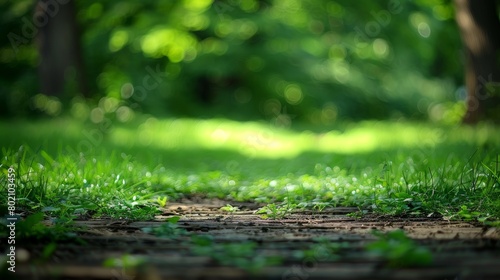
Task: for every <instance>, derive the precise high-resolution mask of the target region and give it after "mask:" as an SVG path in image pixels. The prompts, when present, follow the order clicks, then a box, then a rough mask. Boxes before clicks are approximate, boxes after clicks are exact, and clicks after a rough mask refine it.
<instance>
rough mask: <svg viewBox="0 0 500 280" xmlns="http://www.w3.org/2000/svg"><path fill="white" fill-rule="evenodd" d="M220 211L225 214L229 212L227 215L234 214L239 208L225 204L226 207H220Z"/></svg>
mask: <svg viewBox="0 0 500 280" xmlns="http://www.w3.org/2000/svg"><path fill="white" fill-rule="evenodd" d="M220 210H222V211H225V212H229V213H234V212H238V211H239V210H240V208H238V207H234V206H232V205H231V204H226V206H222V207H221V208H220Z"/></svg>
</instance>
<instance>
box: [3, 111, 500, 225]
mask: <svg viewBox="0 0 500 280" xmlns="http://www.w3.org/2000/svg"><path fill="white" fill-rule="evenodd" d="M0 132H1V133H2V135H5V136H3V137H2V138H1V140H0V144H1V146H2V150H1V153H2V157H1V162H0V164H1V167H0V174H1V177H0V183H1V186H2V190H0V191H1V193H0V199H1V201H7V200H6V196H7V189H6V186H7V182H8V181H7V180H8V177H7V174H8V168H9V167H12V168H14V169H15V172H16V178H15V184H16V186H17V187H16V198H17V201H16V203H17V204H16V211H17V212H18V213H21V212H24V213H27V214H30V213H36V212H40V211H41V212H44V213H45V214H46V216H49V217H52V218H53V219H56V220H57V219H72V218H75V217H78V216H81V215H84V216H85V217H89V216H91V217H98V216H104V217H113V218H123V219H133V220H145V219H151V218H152V217H153V216H154V215H155V214H157V213H158V208H159V207H160V206H164V203H167V204H168V203H169V202H171V201H175V200H176V199H179V198H181V197H189V196H204V197H216V198H222V199H228V200H233V201H257V202H264V203H267V204H269V205H270V207H268V208H267V209H264V212H266V211H267V212H266V213H267V217H274V216H275V217H274V218H282V217H283V216H285V215H286V213H288V210H289V209H290V208H291V209H296V208H309V209H317V210H321V209H324V208H325V207H328V206H355V207H359V209H360V210H361V211H363V212H360V213H364V212H377V213H382V214H389V215H429V214H434V215H443V216H445V217H446V218H450V219H463V220H472V221H476V220H479V221H482V222H488V223H495V222H496V223H497V224H498V220H499V217H500V179H499V176H500V170H499V155H500V153H499V151H500V132H499V131H498V130H497V129H496V128H495V127H493V126H488V125H482V126H479V127H475V128H474V127H446V126H438V125H431V124H424V123H410V122H389V121H387V122H361V123H342V124H338V125H336V126H333V127H312V126H307V125H300V124H295V126H294V127H292V128H291V129H282V128H277V127H273V126H272V125H270V124H268V123H265V122H248V123H240V122H234V121H229V120H224V119H211V120H193V119H175V120H174V119H165V120H159V119H155V118H151V117H138V118H137V119H136V120H135V121H134V122H132V123H128V124H121V123H119V122H118V121H112V120H110V121H109V122H108V123H107V125H103V124H101V125H95V124H88V123H87V124H84V123H80V122H77V121H75V120H72V119H69V118H62V119H53V120H41V121H36V122H33V121H32V122H28V121H10V122H9V121H1V122H0ZM165 197H167V198H168V201H167V200H166V199H165ZM2 209H4V210H3V212H4V214H5V213H6V209H7V208H6V206H4V207H2ZM273 209H274V210H275V211H274V212H276V213H274V212H273V211H272V210H273ZM280 209H281V210H283V209H286V210H287V211H285V212H286V213H285V212H283V211H281V212H280ZM282 212H283V213H282ZM273 213H274V214H273ZM282 214H283V215H282Z"/></svg>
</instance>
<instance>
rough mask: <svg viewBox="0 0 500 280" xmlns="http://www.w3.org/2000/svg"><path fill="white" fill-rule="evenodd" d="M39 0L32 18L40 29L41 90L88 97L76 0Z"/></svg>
mask: <svg viewBox="0 0 500 280" xmlns="http://www.w3.org/2000/svg"><path fill="white" fill-rule="evenodd" d="M59 2H63V1H43V0H39V1H38V3H37V5H36V9H35V14H34V16H33V21H34V23H35V25H36V26H37V27H39V28H40V29H39V32H38V36H37V46H38V51H39V56H40V64H39V67H38V71H39V79H40V91H41V92H42V93H43V94H46V95H54V96H59V97H63V94H67V97H72V96H75V95H76V94H77V93H78V91H79V92H80V94H82V95H84V96H86V95H87V88H86V84H85V79H84V70H83V62H82V56H81V47H80V37H79V35H80V34H79V32H78V27H77V23H76V8H75V3H74V1H73V0H69V1H67V2H63V3H62V4H59Z"/></svg>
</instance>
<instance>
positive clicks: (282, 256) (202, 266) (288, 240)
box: [15, 200, 500, 280]
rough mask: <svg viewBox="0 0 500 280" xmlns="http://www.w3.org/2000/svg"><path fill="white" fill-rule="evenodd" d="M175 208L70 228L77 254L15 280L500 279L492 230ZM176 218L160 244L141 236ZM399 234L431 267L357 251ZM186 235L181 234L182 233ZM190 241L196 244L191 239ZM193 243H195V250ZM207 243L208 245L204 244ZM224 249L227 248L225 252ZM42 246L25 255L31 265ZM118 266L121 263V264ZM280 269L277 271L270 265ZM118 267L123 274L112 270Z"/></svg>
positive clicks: (72, 251) (421, 221)
mask: <svg viewBox="0 0 500 280" xmlns="http://www.w3.org/2000/svg"><path fill="white" fill-rule="evenodd" d="M226 203H227V202H224V201H218V200H198V201H188V200H186V201H182V202H181V203H171V204H169V205H168V206H167V209H166V210H165V212H164V215H163V216H161V217H158V221H151V222H127V221H111V220H88V221H78V222H77V224H78V225H81V226H83V227H82V228H83V229H82V230H81V231H79V232H78V235H79V238H80V239H81V240H82V241H83V243H82V244H79V243H75V242H71V243H65V242H61V243H59V244H57V249H56V251H55V252H54V253H53V254H52V255H51V257H50V258H49V260H48V261H46V262H45V263H43V264H42V263H38V264H34V262H31V261H30V262H27V263H18V266H17V267H16V271H17V272H16V274H15V275H16V276H17V277H18V278H22V279H148V280H153V279H229V278H237V279H450V280H451V279H500V250H499V249H500V241H499V240H500V229H498V228H487V227H482V226H480V225H475V224H471V223H465V222H453V221H444V220H443V219H442V218H437V217H436V218H409V217H408V218H394V217H391V218H387V217H376V216H365V217H362V218H358V219H355V218H351V217H348V216H346V214H347V213H350V212H353V211H355V210H356V209H352V208H333V209H325V210H324V211H322V212H309V211H306V212H294V213H292V214H290V215H288V216H287V217H286V218H284V219H278V220H271V219H262V218H261V217H260V216H259V215H258V214H255V210H256V209H258V208H259V207H261V206H262V205H257V204H250V203H233V202H231V204H232V205H233V206H235V207H238V208H239V210H238V211H236V212H234V213H228V212H227V211H221V210H220V208H221V207H222V206H224V205H226ZM171 216H181V219H180V220H179V221H178V223H177V225H176V226H175V227H172V228H167V229H166V230H167V231H168V230H172V232H167V233H166V235H165V236H163V237H158V236H154V235H152V234H147V233H145V232H144V231H143V229H144V228H158V227H159V226H161V225H164V224H165V222H164V220H165V218H168V217H171ZM374 229H378V230H381V231H392V230H396V229H402V230H404V231H405V232H406V234H407V235H408V236H409V237H411V238H412V239H415V242H416V244H417V245H418V247H422V248H427V249H429V250H430V251H431V252H432V255H433V262H432V264H431V265H429V266H426V267H419V268H388V267H387V265H386V264H387V263H386V262H387V260H386V259H384V258H381V257H380V256H375V255H373V254H370V252H368V251H367V250H365V249H364V248H365V247H366V245H367V244H368V243H370V242H373V241H374V240H375V239H376V237H375V236H374V235H373V234H372V230H374ZM184 230H185V231H184ZM193 236H196V237H193ZM195 239H196V240H198V241H194V242H193V240H195ZM207 242H208V243H207ZM231 244H232V245H231ZM45 246H46V244H29V245H27V246H25V247H26V248H25V249H27V250H28V251H29V253H30V256H31V259H37V257H40V256H41V255H43V250H44V248H45ZM124 256H126V257H124ZM113 259H115V260H118V261H117V265H116V266H115V267H109V265H108V266H105V265H103V264H104V263H106V262H107V263H109V262H110V260H113ZM277 259H279V260H280V261H279V262H274V260H277ZM120 262H121V264H122V267H120V266H119V265H118V264H119V263H120Z"/></svg>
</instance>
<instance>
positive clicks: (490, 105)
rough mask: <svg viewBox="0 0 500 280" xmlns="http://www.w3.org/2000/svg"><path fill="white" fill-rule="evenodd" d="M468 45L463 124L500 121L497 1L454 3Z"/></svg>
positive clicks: (499, 44)
mask: <svg viewBox="0 0 500 280" xmlns="http://www.w3.org/2000/svg"><path fill="white" fill-rule="evenodd" d="M455 6H456V20H457V23H458V26H459V28H460V33H461V36H462V41H463V43H464V46H465V51H466V56H467V65H466V69H465V83H466V86H467V113H466V115H465V116H464V118H463V122H464V123H470V124H473V123H477V122H479V121H481V120H485V119H490V120H494V121H497V122H498V121H499V120H500V118H499V117H500V93H499V85H500V84H499V82H500V70H499V61H498V59H499V58H498V54H499V49H500V21H499V19H498V13H497V9H496V7H497V6H496V1H494V0H455Z"/></svg>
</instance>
